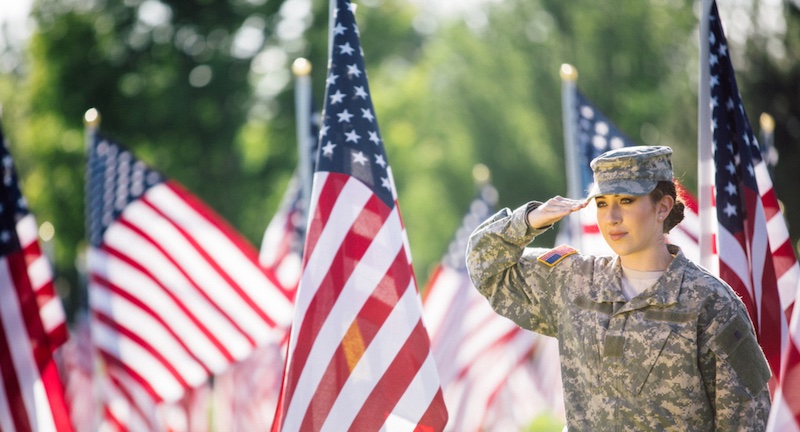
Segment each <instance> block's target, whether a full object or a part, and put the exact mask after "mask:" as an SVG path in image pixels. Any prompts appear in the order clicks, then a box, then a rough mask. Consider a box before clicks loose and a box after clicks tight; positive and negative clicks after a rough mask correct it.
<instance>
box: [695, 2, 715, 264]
mask: <svg viewBox="0 0 800 432" xmlns="http://www.w3.org/2000/svg"><path fill="white" fill-rule="evenodd" d="M712 1H713V0H703V2H702V5H703V10H702V13H701V15H700V16H701V18H700V80H699V83H698V90H697V95H698V97H697V113H698V114H697V116H698V120H697V200H698V207H699V209H698V213H699V214H698V216H699V218H700V239H699V247H700V265H702V266H703V267H705V268H706V269H708V270H709V271H710V272H711V273H713V274H715V275H719V262H718V261H717V260H716V259H714V255H713V247H714V237H713V234H714V233H715V232H716V231H717V219H716V216H715V214H714V208H713V207H712V205H711V203H712V197H713V194H714V192H715V191H714V173H715V169H714V160H713V154H712V140H713V137H712V135H711V94H710V91H711V90H710V88H709V80H710V71H709V63H708V55H709V41H708V37H709V36H708V34H709V30H710V27H709V23H708V19H709V16H710V15H711V4H712Z"/></svg>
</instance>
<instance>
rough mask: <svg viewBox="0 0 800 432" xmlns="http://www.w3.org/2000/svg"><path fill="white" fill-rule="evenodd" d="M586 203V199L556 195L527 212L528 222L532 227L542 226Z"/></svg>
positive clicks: (587, 202) (550, 223)
mask: <svg viewBox="0 0 800 432" xmlns="http://www.w3.org/2000/svg"><path fill="white" fill-rule="evenodd" d="M588 204H589V201H588V200H575V199H570V198H564V197H562V196H558V195H556V196H555V197H553V198H550V199H549V200H547V202H545V203H544V204H542V205H540V206H539V207H538V208H536V209H535V210H533V211H531V212H530V213H528V224H529V225H530V226H532V227H534V228H543V227H546V226H548V225H552V224H554V223H556V222H558V221H560V220H561V219H562V218H563V217H564V216H566V215H568V214H570V213H572V212H576V211H578V210H580V209H582V208H584V207H586V206H587V205H588Z"/></svg>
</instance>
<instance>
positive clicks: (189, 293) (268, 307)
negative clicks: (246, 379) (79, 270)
mask: <svg viewBox="0 0 800 432" xmlns="http://www.w3.org/2000/svg"><path fill="white" fill-rule="evenodd" d="M89 151H90V154H89V164H88V165H89V166H88V174H87V198H88V200H89V201H88V203H87V204H88V205H87V207H88V209H87V210H88V213H89V214H88V219H89V236H90V251H89V257H88V271H89V307H90V311H91V318H92V320H91V333H92V342H93V345H94V347H95V349H96V350H97V353H98V355H99V356H100V358H101V360H102V363H103V365H104V368H105V372H106V374H107V377H108V385H109V391H108V393H107V394H113V395H115V396H117V397H119V398H121V399H123V400H120V401H119V402H115V401H114V400H109V401H107V403H108V406H107V409H106V411H105V412H106V414H108V413H111V414H115V413H116V412H115V411H114V409H115V408H120V409H121V410H123V411H124V412H122V413H123V414H126V415H127V414H130V413H131V412H132V413H134V414H137V413H138V414H141V415H140V416H139V417H142V421H141V422H140V424H143V425H148V423H147V421H146V418H147V417H148V416H147V410H146V408H144V405H146V404H147V403H149V402H150V400H152V402H154V403H155V404H161V403H173V402H176V401H178V400H179V399H181V398H182V397H184V395H185V393H186V391H187V390H189V389H192V388H196V387H198V386H200V385H201V384H203V383H205V382H206V380H207V379H208V378H209V376H211V375H212V374H218V373H221V372H223V371H224V370H226V369H227V368H228V367H229V365H230V364H231V363H233V362H235V361H237V360H241V359H243V358H245V357H247V356H248V355H249V354H250V353H252V352H253V350H254V349H255V348H256V347H258V346H261V345H263V344H267V343H276V341H280V340H281V339H282V338H283V337H284V335H285V332H286V328H288V326H289V323H290V320H291V311H292V301H291V295H290V293H289V292H288V291H287V290H285V289H284V288H282V287H281V285H280V283H279V282H278V280H277V278H276V277H275V276H274V274H272V273H271V272H270V271H267V270H265V269H263V268H262V267H260V266H259V264H258V253H257V251H256V250H255V248H253V247H252V246H251V245H250V244H249V243H247V241H246V240H244V239H243V238H242V237H241V236H240V235H238V234H237V233H236V232H235V231H234V230H233V229H232V228H231V227H230V226H229V225H228V224H227V223H226V222H224V221H223V220H222V218H221V217H219V216H218V215H216V214H215V213H214V212H213V211H212V210H211V209H210V208H209V207H207V206H206V205H205V204H204V203H203V202H201V201H200V200H199V199H198V198H196V197H195V196H193V195H192V194H191V193H189V192H188V191H187V190H186V189H184V188H183V187H182V186H181V185H179V184H178V183H176V182H174V181H171V180H168V179H166V178H165V177H164V176H163V175H162V174H160V173H158V172H156V171H154V170H152V169H151V168H149V167H148V166H147V165H146V164H145V163H143V162H141V161H139V160H137V159H136V158H135V157H134V156H133V155H132V154H131V152H130V151H128V150H126V149H125V148H124V147H122V146H121V145H119V144H118V143H116V142H114V141H112V140H110V139H107V138H105V137H103V136H102V135H100V134H99V133H97V132H93V134H92V137H91V145H90V150H89ZM148 398H149V400H148ZM126 406H129V407H131V408H130V409H129V408H121V407H126ZM137 410H139V411H137ZM120 418H125V416H122V417H120ZM128 418H129V416H128ZM126 426H127V425H126ZM149 427H152V424H150V425H149V426H147V427H146V429H147V428H149ZM131 430H136V429H131Z"/></svg>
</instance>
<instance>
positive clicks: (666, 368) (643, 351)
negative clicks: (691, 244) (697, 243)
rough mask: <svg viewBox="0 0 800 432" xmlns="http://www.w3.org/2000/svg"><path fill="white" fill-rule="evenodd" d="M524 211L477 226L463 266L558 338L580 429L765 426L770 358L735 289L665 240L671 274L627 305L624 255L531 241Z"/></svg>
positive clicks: (522, 319)
mask: <svg viewBox="0 0 800 432" xmlns="http://www.w3.org/2000/svg"><path fill="white" fill-rule="evenodd" d="M543 231H544V230H534V229H531V228H529V227H528V226H527V224H526V223H525V207H524V206H523V207H520V208H519V209H517V210H516V211H514V212H513V213H512V212H510V211H509V210H508V209H504V210H502V211H500V212H499V213H497V214H495V215H494V216H493V217H491V218H490V219H489V220H487V221H485V222H484V223H483V224H482V225H481V226H480V227H478V228H477V229H476V230H475V232H474V233H473V234H472V236H471V238H470V241H469V244H468V246H467V267H468V269H469V273H470V277H471V278H472V282H473V284H474V285H475V286H476V287H477V288H478V290H479V291H480V292H481V294H483V295H484V296H485V297H486V298H487V299H488V300H489V303H490V304H491V306H492V307H493V308H494V310H495V311H496V312H497V313H499V314H500V315H503V316H505V317H508V318H509V319H511V320H513V321H514V322H515V323H517V324H518V325H519V326H521V327H523V328H526V329H529V330H532V331H534V332H537V333H540V334H544V335H548V336H553V337H556V338H558V341H559V350H560V358H561V375H562V381H563V386H564V402H565V408H566V412H567V426H568V428H569V431H570V432H576V431H612V430H613V431H633V430H635V431H651V430H652V431H682V432H687V431H712V430H720V431H731V430H737V431H738V430H747V431H762V430H764V428H765V427H766V423H767V418H768V416H769V410H770V396H769V389H768V386H767V381H768V380H769V377H770V371H769V366H768V365H767V362H766V359H765V358H764V354H763V353H762V351H761V348H760V347H759V345H758V343H757V342H756V339H755V335H754V332H753V326H752V324H751V322H750V319H749V317H748V315H747V311H746V309H745V307H744V304H743V303H742V302H741V300H740V299H739V298H738V297H737V295H736V294H735V293H734V292H733V290H732V289H731V288H730V287H729V286H728V285H726V284H725V283H724V282H722V281H721V280H719V279H717V278H716V277H714V276H712V275H711V274H710V273H708V272H707V271H706V270H704V269H702V268H701V267H699V266H697V265H695V264H693V263H692V262H691V261H689V260H688V259H686V257H684V255H683V253H682V252H680V250H679V249H678V248H677V247H674V246H669V247H670V252H671V253H672V254H673V255H674V256H675V258H674V259H673V260H672V263H671V264H670V265H669V268H668V269H667V271H666V272H665V273H664V274H663V275H662V276H661V278H660V279H659V280H658V282H656V285H655V286H653V287H651V288H649V289H647V290H646V291H644V292H643V293H641V294H640V295H639V296H637V297H635V298H633V299H631V300H630V301H627V300H626V299H625V297H624V296H623V295H622V289H621V285H620V277H621V268H620V264H619V259H618V258H610V257H594V256H584V255H580V254H578V253H575V252H576V251H575V250H574V249H571V248H568V247H559V248H555V249H553V250H549V249H539V248H528V247H526V246H527V245H528V244H529V243H530V242H531V241H532V240H533V239H534V237H535V236H536V235H539V234H541V233H542V232H543Z"/></svg>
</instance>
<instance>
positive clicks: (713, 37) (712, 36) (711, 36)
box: [708, 31, 717, 45]
mask: <svg viewBox="0 0 800 432" xmlns="http://www.w3.org/2000/svg"><path fill="white" fill-rule="evenodd" d="M708 41H709V42H710V43H711V45H716V44H717V35H715V34H714V32H713V31H712V32H709V34H708Z"/></svg>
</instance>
